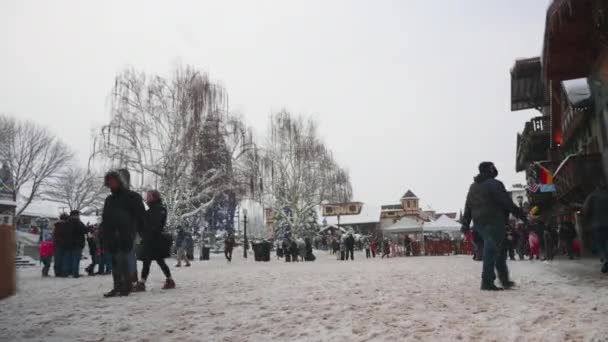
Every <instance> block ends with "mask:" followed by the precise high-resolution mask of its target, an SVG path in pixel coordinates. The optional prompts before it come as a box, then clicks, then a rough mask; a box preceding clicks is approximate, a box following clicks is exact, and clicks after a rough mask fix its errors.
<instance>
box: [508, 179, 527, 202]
mask: <svg viewBox="0 0 608 342" xmlns="http://www.w3.org/2000/svg"><path fill="white" fill-rule="evenodd" d="M507 192H508V193H509V195H510V196H511V199H512V200H513V202H514V203H515V204H517V205H518V206H520V207H523V206H525V205H527V204H528V192H527V189H526V187H525V186H524V185H523V184H513V186H512V187H511V188H509V189H507Z"/></svg>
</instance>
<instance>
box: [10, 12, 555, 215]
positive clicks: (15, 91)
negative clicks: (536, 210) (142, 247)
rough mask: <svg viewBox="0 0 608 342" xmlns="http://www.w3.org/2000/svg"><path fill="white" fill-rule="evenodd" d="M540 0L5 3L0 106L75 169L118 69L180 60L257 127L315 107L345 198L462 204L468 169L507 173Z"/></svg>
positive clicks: (535, 51)
mask: <svg viewBox="0 0 608 342" xmlns="http://www.w3.org/2000/svg"><path fill="white" fill-rule="evenodd" d="M548 2H549V1H548V0H534V1H530V0H510V1H500V0H419V1H418V0H415V1H414V0H412V1H408V0H402V1H379V0H373V1H372V0H368V1H346V0H345V1H328V0H325V1H323V0H314V1H311V0H308V1H280V0H276V1H257V0H256V1H250V0H242V1H191V2H188V1H166V2H162V3H161V2H157V1H146V2H143V1H142V2H130V1H103V2H94V3H93V2H89V1H18V0H3V1H1V2H0V113H5V114H10V115H14V116H16V117H18V118H27V119H31V120H34V121H36V122H39V123H41V124H43V125H47V126H48V127H50V129H51V130H53V131H54V132H56V133H57V134H59V135H60V136H61V137H62V138H63V139H64V140H65V141H66V142H67V143H68V144H69V145H70V146H72V147H73V148H74V149H76V150H77V152H78V155H79V157H80V159H81V161H82V163H83V164H84V162H85V161H86V158H87V157H88V155H89V152H90V151H89V149H90V147H91V144H90V136H91V131H92V129H93V128H94V127H97V126H98V125H100V124H101V123H103V122H105V121H107V120H108V118H109V113H108V109H109V106H108V101H107V100H108V94H109V92H110V90H111V88H112V85H113V78H114V76H115V75H116V74H117V73H118V72H119V71H121V70H122V69H123V68H124V67H126V66H133V67H135V68H137V69H139V70H144V71H147V72H150V73H158V74H162V75H169V74H170V72H171V69H172V67H173V66H174V65H175V64H176V63H177V62H178V61H179V62H181V63H183V64H191V65H193V66H196V67H198V68H200V69H202V70H205V71H207V72H208V73H209V74H210V76H211V78H212V79H214V80H216V81H219V82H220V83H221V84H223V85H224V86H225V87H226V89H227V91H228V94H229V96H230V105H231V109H232V110H233V111H236V112H238V113H241V114H242V115H243V116H244V117H245V118H246V120H247V121H248V122H249V124H251V125H252V126H253V127H254V128H256V130H258V131H262V130H263V129H264V128H265V127H266V126H267V121H268V116H269V114H270V113H271V112H272V111H274V110H279V109H281V108H283V107H284V108H287V109H288V110H290V111H291V112H294V113H298V114H308V115H313V116H314V117H316V118H318V119H319V120H320V123H321V133H322V135H323V136H324V139H325V141H326V143H327V145H329V147H330V148H331V149H332V150H333V151H334V154H335V156H336V158H337V159H338V161H339V162H340V163H341V164H342V165H343V166H345V167H347V168H348V169H349V170H350V172H351V177H352V183H353V187H354V190H355V199H356V200H360V201H363V202H367V203H374V204H386V203H393V202H395V203H397V202H398V199H399V197H400V196H401V195H402V194H403V193H404V192H405V191H406V190H407V189H408V188H411V189H412V190H413V191H414V192H415V193H416V194H417V195H418V196H419V197H420V198H421V199H422V200H423V202H424V203H425V204H430V205H431V206H432V207H433V208H435V209H437V210H452V211H457V210H459V209H460V208H461V207H462V205H463V204H464V203H463V202H464V197H465V195H466V191H467V189H468V186H469V184H470V182H471V181H472V177H473V176H474V174H475V173H476V171H477V164H478V163H479V162H480V161H482V160H492V161H494V162H495V163H496V164H497V166H498V168H499V171H500V176H499V178H500V179H502V180H503V181H504V182H505V184H507V185H510V184H512V183H514V182H522V181H523V176H522V175H517V174H516V173H515V170H514V169H515V166H514V165H515V141H516V133H517V132H518V131H521V130H522V128H523V123H524V122H525V121H526V120H528V119H529V118H531V117H532V116H534V115H536V113H535V112H534V111H528V112H514V113H511V112H510V74H509V70H510V68H511V67H512V65H513V63H514V60H515V59H516V58H519V57H533V56H537V55H539V54H540V52H541V47H542V38H543V32H544V19H545V14H546V8H547V6H548Z"/></svg>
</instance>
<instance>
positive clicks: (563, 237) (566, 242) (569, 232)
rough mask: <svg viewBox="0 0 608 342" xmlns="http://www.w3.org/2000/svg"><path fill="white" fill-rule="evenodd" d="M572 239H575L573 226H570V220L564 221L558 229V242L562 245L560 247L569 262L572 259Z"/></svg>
mask: <svg viewBox="0 0 608 342" xmlns="http://www.w3.org/2000/svg"><path fill="white" fill-rule="evenodd" d="M574 239H576V230H575V229H574V224H572V222H570V220H566V221H565V222H564V223H562V225H561V226H560V227H559V240H560V242H561V243H562V247H564V248H565V249H566V253H567V254H568V257H569V258H570V260H572V259H574V250H573V248H572V245H573V243H574Z"/></svg>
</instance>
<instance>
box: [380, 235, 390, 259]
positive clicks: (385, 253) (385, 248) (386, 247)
mask: <svg viewBox="0 0 608 342" xmlns="http://www.w3.org/2000/svg"><path fill="white" fill-rule="evenodd" d="M390 255H391V244H390V241H389V239H384V241H383V242H382V259H384V257H387V258H390Z"/></svg>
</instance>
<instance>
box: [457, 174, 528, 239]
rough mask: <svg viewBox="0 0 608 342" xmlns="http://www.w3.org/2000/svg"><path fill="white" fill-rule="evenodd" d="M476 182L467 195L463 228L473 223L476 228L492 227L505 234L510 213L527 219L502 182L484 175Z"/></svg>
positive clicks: (478, 177) (477, 177) (476, 179)
mask: <svg viewBox="0 0 608 342" xmlns="http://www.w3.org/2000/svg"><path fill="white" fill-rule="evenodd" d="M474 181H475V182H474V183H473V184H472V185H471V187H470V188H469V193H468V194H467V199H466V203H465V211H464V216H463V221H462V222H463V226H466V227H468V226H469V225H470V223H471V221H473V224H474V225H475V226H484V225H491V226H495V227H498V228H499V229H498V230H502V231H503V232H504V227H505V224H508V219H509V213H512V214H513V215H514V216H516V217H517V218H520V219H525V215H524V213H523V211H522V210H521V209H520V208H518V207H517V206H516V205H515V203H513V200H512V199H511V197H510V196H509V194H508V193H507V190H506V189H505V186H504V184H503V183H502V182H500V181H498V180H496V179H494V178H492V177H488V176H484V175H478V176H476V177H475V179H474ZM502 237H504V235H503V236H502ZM502 237H501V238H502Z"/></svg>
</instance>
